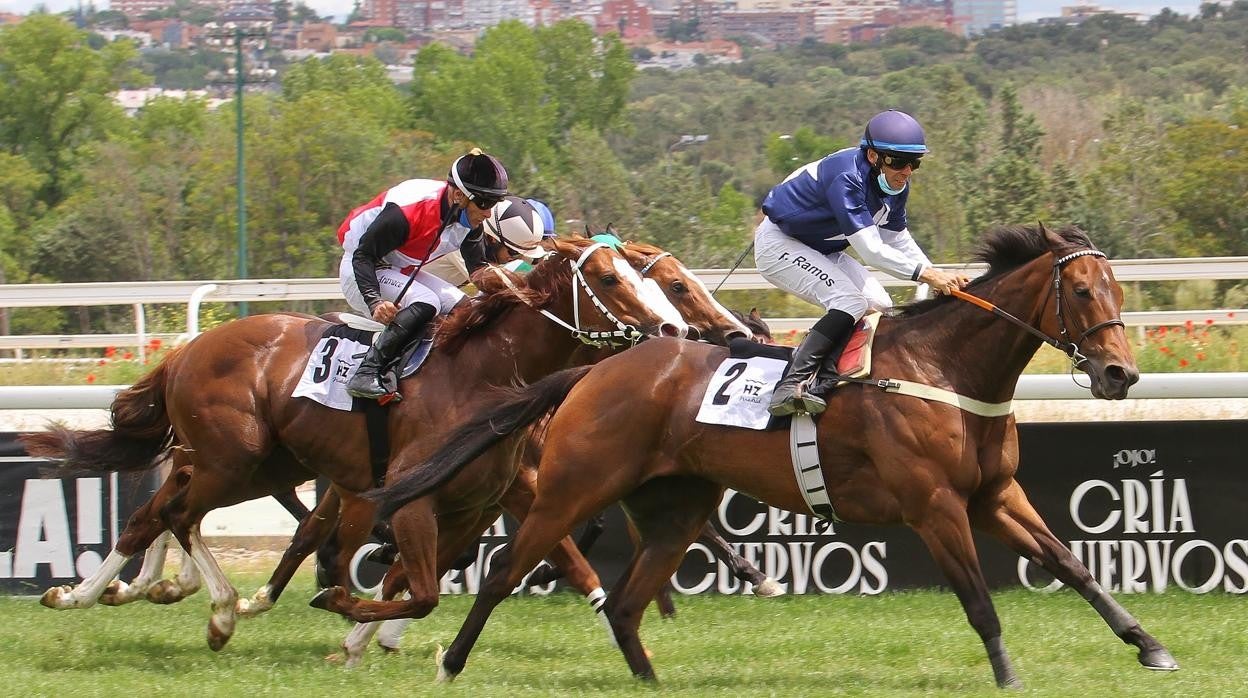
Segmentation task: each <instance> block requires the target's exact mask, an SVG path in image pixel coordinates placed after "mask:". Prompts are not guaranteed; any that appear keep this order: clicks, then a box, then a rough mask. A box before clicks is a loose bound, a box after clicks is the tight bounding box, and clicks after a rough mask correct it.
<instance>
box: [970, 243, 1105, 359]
mask: <svg viewBox="0 0 1248 698" xmlns="http://www.w3.org/2000/svg"><path fill="white" fill-rule="evenodd" d="M1087 256H1093V257H1101V258H1105V253H1104V252H1101V251H1100V250H1079V251H1078V252H1072V253H1070V254H1068V255H1066V256H1064V257H1060V258H1058V259H1055V260H1053V295H1054V298H1055V305H1056V307H1057V323H1058V327H1059V328H1060V329H1059V334H1060V335H1061V337H1062V338H1061V339H1058V338H1057V337H1053V336H1050V335H1048V334H1045V333H1044V332H1042V331H1041V330H1039V329H1038V328H1035V327H1032V326H1031V325H1029V324H1027V323H1026V322H1023V321H1022V320H1020V319H1018V318H1017V317H1015V316H1014V315H1012V314H1010V313H1009V312H1008V311H1005V310H1002V309H1001V308H998V307H997V306H996V305H995V304H993V303H991V302H989V301H986V300H984V299H983V298H980V297H979V296H976V295H973V294H970V293H967V292H966V291H963V290H961V289H956V288H955V289H953V290H952V291H951V292H950V294H951V295H953V297H954V298H958V299H960V300H963V301H966V302H967V303H970V304H971V305H974V306H976V307H978V308H982V309H984V310H987V311H988V312H990V313H992V314H993V315H996V316H997V317H999V318H1002V319H1004V320H1008V321H1009V322H1011V323H1013V324H1014V325H1017V326H1018V327H1021V328H1022V329H1024V330H1027V331H1028V332H1030V333H1031V334H1033V335H1035V336H1036V337H1037V338H1039V339H1040V341H1042V342H1044V343H1045V344H1048V345H1049V346H1051V347H1053V348H1054V349H1057V350H1059V351H1061V352H1062V353H1064V354H1066V356H1067V357H1069V358H1070V360H1071V363H1072V364H1074V367H1075V368H1078V367H1079V366H1080V365H1082V364H1083V363H1084V362H1086V361H1087V360H1088V357H1086V356H1084V355H1083V352H1081V351H1079V345H1080V344H1082V343H1083V340H1085V339H1087V338H1088V337H1089V336H1091V335H1092V334H1093V333H1094V332H1099V331H1100V330H1103V329H1105V328H1106V327H1114V326H1118V327H1126V325H1125V324H1124V323H1123V322H1122V319H1121V318H1116V317H1115V318H1110V319H1109V320H1105V321H1104V322H1098V323H1097V324H1095V325H1093V326H1091V327H1089V328H1087V329H1086V330H1084V331H1083V333H1082V334H1080V335H1079V339H1076V340H1074V341H1070V340H1069V333H1068V332H1067V330H1066V318H1065V317H1064V316H1063V315H1062V266H1063V265H1065V264H1066V263H1067V262H1069V261H1071V260H1072V259H1077V258H1079V257H1087Z"/></svg>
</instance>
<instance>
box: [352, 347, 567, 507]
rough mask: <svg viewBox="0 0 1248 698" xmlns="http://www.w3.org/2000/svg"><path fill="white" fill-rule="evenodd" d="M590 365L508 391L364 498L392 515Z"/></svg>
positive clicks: (554, 401)
mask: <svg viewBox="0 0 1248 698" xmlns="http://www.w3.org/2000/svg"><path fill="white" fill-rule="evenodd" d="M591 368H592V366H580V367H577V368H569V369H566V370H563V371H560V372H558V373H555V374H552V375H549V376H546V377H545V378H543V379H541V380H539V381H538V382H536V383H533V384H532V385H528V386H524V387H521V388H517V389H514V390H511V391H508V393H507V394H506V396H505V397H504V398H503V399H502V400H501V401H500V402H498V403H497V404H496V405H495V406H494V407H492V408H490V409H489V410H488V411H486V412H482V413H480V414H478V415H477V416H476V417H473V418H472V419H470V420H469V421H468V422H467V423H466V424H464V425H463V426H461V427H459V428H458V429H456V430H455V431H454V432H452V433H451V434H450V435H449V436H448V437H447V438H446V445H445V446H443V447H442V448H440V449H438V451H437V452H436V453H434V454H433V455H432V456H431V457H430V458H429V460H428V461H426V462H425V463H424V465H422V466H420V467H417V468H415V469H414V470H413V471H412V472H411V473H409V474H408V475H405V476H404V477H402V478H401V479H399V480H398V481H396V482H394V483H392V484H390V485H388V486H386V487H382V488H378V489H374V490H370V491H368V492H365V493H364V494H363V495H362V496H363V497H364V498H365V499H368V500H369V501H371V502H373V503H375V504H376V505H377V507H378V508H377V515H378V517H380V518H382V519H388V518H390V517H391V516H393V515H394V512H396V511H398V510H399V509H400V508H402V507H403V505H405V504H407V503H408V502H410V501H412V500H414V499H418V498H420V497H423V496H424V495H426V494H428V493H429V492H431V491H433V490H434V489H436V488H438V487H440V486H441V485H442V484H443V483H445V482H446V481H447V480H450V479H451V478H452V477H454V476H455V474H456V473H458V472H459V471H460V470H462V469H463V468H464V466H466V465H468V464H469V463H471V462H472V461H473V460H475V459H476V458H477V457H478V456H480V455H481V454H483V453H485V452H486V451H488V450H489V449H490V448H491V447H492V446H494V445H495V444H497V443H498V442H500V441H502V440H503V439H506V438H507V437H508V436H510V435H512V434H514V433H516V432H517V431H520V430H521V429H523V428H525V427H527V426H529V425H530V424H532V423H533V422H536V421H537V420H538V419H540V418H541V416H542V415H544V414H546V412H548V411H549V410H550V409H552V408H554V407H557V406H558V405H560V404H561V403H562V402H563V401H564V399H565V398H567V396H568V393H570V392H572V388H573V387H574V386H575V385H576V384H577V383H578V382H580V380H581V379H582V378H584V377H585V374H587V373H589V370H590V369H591Z"/></svg>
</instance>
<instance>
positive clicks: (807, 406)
mask: <svg viewBox="0 0 1248 698" xmlns="http://www.w3.org/2000/svg"><path fill="white" fill-rule="evenodd" d="M827 408H828V403H827V402H826V401H824V399H823V398H821V397H819V396H818V395H815V394H813V393H811V392H810V391H809V390H807V389H806V385H805V383H804V382H803V383H799V384H798V385H797V388H796V389H795V390H794V391H793V394H792V395H791V396H789V397H788V398H786V399H785V400H784V401H783V402H780V403H778V404H774V405H769V406H768V407H767V412H768V413H770V414H771V415H772V416H775V417H788V416H789V415H794V414H797V413H798V412H804V413H806V414H819V413H820V412H823V411H824V410H826V409H827Z"/></svg>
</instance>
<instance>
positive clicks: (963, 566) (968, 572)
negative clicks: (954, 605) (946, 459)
mask: <svg viewBox="0 0 1248 698" xmlns="http://www.w3.org/2000/svg"><path fill="white" fill-rule="evenodd" d="M924 504H925V507H924V510H923V511H922V512H919V515H918V516H917V517H913V518H912V517H909V516H908V517H907V523H909V524H910V526H911V528H913V529H914V530H915V532H917V533H918V534H919V537H920V538H922V539H923V542H924V543H925V544H926V545H927V548H928V550H929V551H930V552H931V554H932V557H933V558H935V560H936V564H938V565H939V566H940V569H941V570H942V571H943V572H944V573H945V577H946V578H947V579H948V580H949V583H950V585H951V586H952V587H953V591H954V593H955V594H957V596H958V601H960V602H962V609H963V611H965V612H966V618H967V620H968V621H969V622H970V624H971V627H972V628H974V629H975V632H977V633H979V637H980V640H981V641H983V643H984V647H985V648H986V649H987V650H988V661H989V662H991V664H992V673H993V676H995V677H996V680H997V687H998V688H1022V686H1023V684H1022V681H1020V680H1019V678H1018V675H1017V674H1015V673H1014V666H1013V664H1012V663H1011V662H1010V657H1009V654H1008V653H1007V652H1006V650H1005V643H1004V642H1002V640H1001V620H1000V619H999V618H998V617H997V612H996V609H995V608H993V605H992V598H991V597H989V595H988V584H987V582H985V581H984V573H983V571H982V570H981V569H980V566H979V556H978V555H977V554H976V552H975V541H974V539H972V537H971V526H970V520H969V518H968V517H967V509H966V504H965V503H964V502H963V501H962V500H961V499H960V498H959V497H958V496H957V495H955V494H953V493H951V492H948V491H945V492H941V491H939V490H937V491H936V493H934V494H933V495H932V497H931V498H930V499H928V500H927V501H926V502H925V503H924Z"/></svg>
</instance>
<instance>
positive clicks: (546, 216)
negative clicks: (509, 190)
mask: <svg viewBox="0 0 1248 698" xmlns="http://www.w3.org/2000/svg"><path fill="white" fill-rule="evenodd" d="M525 201H527V202H529V205H530V206H532V207H533V210H535V211H537V215H539V216H541V217H542V234H543V235H544V236H545V237H548V238H553V237H554V236H555V214H553V213H551V212H550V207H549V206H547V205H546V204H544V203H542V202H540V201H538V200H537V199H525Z"/></svg>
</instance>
